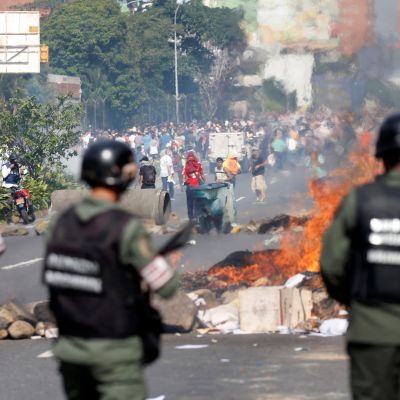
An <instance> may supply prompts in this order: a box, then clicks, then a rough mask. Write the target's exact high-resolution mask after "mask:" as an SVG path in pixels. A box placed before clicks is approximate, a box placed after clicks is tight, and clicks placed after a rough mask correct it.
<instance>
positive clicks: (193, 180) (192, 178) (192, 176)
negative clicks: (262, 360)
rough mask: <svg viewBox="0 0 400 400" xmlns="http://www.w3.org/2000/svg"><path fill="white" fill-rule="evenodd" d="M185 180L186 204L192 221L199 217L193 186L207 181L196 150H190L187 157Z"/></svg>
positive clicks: (184, 171)
mask: <svg viewBox="0 0 400 400" xmlns="http://www.w3.org/2000/svg"><path fill="white" fill-rule="evenodd" d="M183 181H184V183H185V186H186V204H187V210H188V217H189V220H190V221H194V220H196V218H197V210H196V201H195V197H194V193H193V190H192V189H193V188H194V187H198V186H199V185H201V184H202V183H205V181H206V180H205V177H204V173H203V166H202V165H201V163H200V162H199V161H198V159H197V157H196V154H195V153H194V152H192V151H191V152H189V153H188V155H187V157H186V164H185V168H184V170H183Z"/></svg>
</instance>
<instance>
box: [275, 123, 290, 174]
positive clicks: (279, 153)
mask: <svg viewBox="0 0 400 400" xmlns="http://www.w3.org/2000/svg"><path fill="white" fill-rule="evenodd" d="M271 148H272V150H273V151H274V154H275V157H276V167H277V168H278V169H283V166H284V161H285V159H284V157H285V152H286V149H287V147H286V143H285V141H284V139H283V132H282V130H281V129H276V131H275V138H274V140H273V141H272V143H271Z"/></svg>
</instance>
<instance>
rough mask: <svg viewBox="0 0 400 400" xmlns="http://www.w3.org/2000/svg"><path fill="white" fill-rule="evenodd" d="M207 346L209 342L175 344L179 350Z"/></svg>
mask: <svg viewBox="0 0 400 400" xmlns="http://www.w3.org/2000/svg"><path fill="white" fill-rule="evenodd" d="M205 347H208V344H185V345H183V346H175V348H176V349H178V350H187V349H204V348H205Z"/></svg>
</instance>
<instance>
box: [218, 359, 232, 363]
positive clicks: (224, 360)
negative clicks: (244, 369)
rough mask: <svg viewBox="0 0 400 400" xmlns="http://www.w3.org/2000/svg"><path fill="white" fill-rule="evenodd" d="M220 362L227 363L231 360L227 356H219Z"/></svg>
mask: <svg viewBox="0 0 400 400" xmlns="http://www.w3.org/2000/svg"><path fill="white" fill-rule="evenodd" d="M220 361H221V362H222V363H228V362H231V360H230V359H229V358H221V360H220Z"/></svg>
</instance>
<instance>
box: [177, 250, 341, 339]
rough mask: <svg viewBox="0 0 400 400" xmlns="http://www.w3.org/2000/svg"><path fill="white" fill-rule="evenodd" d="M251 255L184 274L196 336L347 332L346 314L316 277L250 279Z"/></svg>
mask: <svg viewBox="0 0 400 400" xmlns="http://www.w3.org/2000/svg"><path fill="white" fill-rule="evenodd" d="M276 252H277V251H267V252H266V254H269V255H271V254H273V255H276ZM260 253H265V252H260ZM253 255H254V253H252V252H236V253H233V254H231V255H230V256H228V257H227V258H226V259H225V260H223V261H221V262H220V263H218V264H216V265H215V266H213V267H212V268H210V269H209V270H208V271H202V272H196V273H184V274H183V276H182V278H183V279H182V282H183V286H182V288H183V289H184V290H185V291H186V292H187V294H188V296H189V297H190V298H191V299H192V301H193V302H194V303H195V304H196V306H197V308H198V313H197V324H198V332H200V333H201V334H204V333H216V332H219V333H245V332H248V333H260V332H281V333H296V332H298V333H300V332H301V333H313V334H323V335H332V334H343V333H345V331H346V328H347V312H346V311H345V309H344V307H343V306H341V305H340V304H339V303H337V302H335V301H334V300H333V299H332V298H330V297H329V296H328V293H327V292H326V290H325V288H324V285H323V282H322V278H321V275H320V274H319V273H316V272H308V271H306V272H304V273H300V274H296V275H294V276H292V277H290V278H289V279H287V277H286V276H285V274H284V273H282V271H277V270H276V269H274V268H272V269H270V270H269V271H270V275H265V276H264V277H263V279H262V278H258V279H251V273H253V272H254V271H257V268H256V267H255V266H254V264H251V265H250V267H248V264H246V262H248V261H249V259H252V256H253ZM227 261H228V266H227V264H225V263H226V262H227ZM235 271H236V275H235ZM244 271H247V272H248V273H249V275H248V276H246V272H244ZM232 277H233V278H234V279H231V278H232ZM249 277H250V278H249ZM236 278H238V279H236ZM202 285H203V287H202V288H200V286H202ZM332 324H333V325H332ZM333 332H335V333H333Z"/></svg>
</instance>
